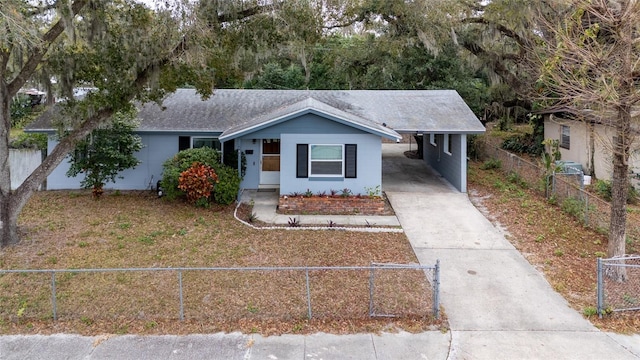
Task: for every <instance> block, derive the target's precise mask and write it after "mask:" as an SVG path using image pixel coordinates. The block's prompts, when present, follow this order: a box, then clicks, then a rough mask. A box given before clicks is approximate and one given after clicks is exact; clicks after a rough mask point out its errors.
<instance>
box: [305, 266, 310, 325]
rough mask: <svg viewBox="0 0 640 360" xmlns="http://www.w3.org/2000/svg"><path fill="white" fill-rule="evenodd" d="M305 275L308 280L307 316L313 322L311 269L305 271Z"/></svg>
mask: <svg viewBox="0 0 640 360" xmlns="http://www.w3.org/2000/svg"><path fill="white" fill-rule="evenodd" d="M304 274H305V277H306V280H307V315H308V316H309V320H311V287H310V286H309V268H305V269H304Z"/></svg>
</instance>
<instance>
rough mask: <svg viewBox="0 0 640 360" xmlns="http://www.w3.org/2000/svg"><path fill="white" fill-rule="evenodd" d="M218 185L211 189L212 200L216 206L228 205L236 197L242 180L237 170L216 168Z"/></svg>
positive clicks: (223, 167) (227, 167)
mask: <svg viewBox="0 0 640 360" xmlns="http://www.w3.org/2000/svg"><path fill="white" fill-rule="evenodd" d="M217 174H218V183H217V184H216V186H215V187H214V188H213V200H214V201H215V202H216V203H218V204H223V205H229V204H231V203H232V202H234V201H235V200H236V199H237V197H238V191H239V190H240V182H241V181H242V178H241V177H240V176H239V175H238V170H236V169H234V168H232V167H229V166H218V168H217Z"/></svg>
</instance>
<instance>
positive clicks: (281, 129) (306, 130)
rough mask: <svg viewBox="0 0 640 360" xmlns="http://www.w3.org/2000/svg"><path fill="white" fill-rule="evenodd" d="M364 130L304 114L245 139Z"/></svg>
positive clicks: (355, 132)
mask: <svg viewBox="0 0 640 360" xmlns="http://www.w3.org/2000/svg"><path fill="white" fill-rule="evenodd" d="M361 133H362V131H360V130H358V129H355V128H353V127H351V126H346V125H342V124H340V123H337V122H335V121H333V120H329V119H325V118H323V117H321V116H318V115H315V114H304V115H302V116H299V117H296V118H293V119H291V120H288V121H285V122H282V123H279V124H276V125H273V126H270V127H268V128H265V129H261V130H257V131H254V132H252V133H251V134H247V135H246V136H244V137H243V138H244V139H280V134H361Z"/></svg>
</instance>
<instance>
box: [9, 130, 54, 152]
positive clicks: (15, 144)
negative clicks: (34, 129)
mask: <svg viewBox="0 0 640 360" xmlns="http://www.w3.org/2000/svg"><path fill="white" fill-rule="evenodd" d="M9 147H10V148H12V149H39V150H44V149H46V148H47V134H32V133H20V135H18V136H17V137H16V138H15V139H13V140H12V141H11V144H9Z"/></svg>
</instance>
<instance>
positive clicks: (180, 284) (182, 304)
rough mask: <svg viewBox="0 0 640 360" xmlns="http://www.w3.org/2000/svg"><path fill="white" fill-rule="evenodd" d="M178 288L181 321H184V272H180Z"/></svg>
mask: <svg viewBox="0 0 640 360" xmlns="http://www.w3.org/2000/svg"><path fill="white" fill-rule="evenodd" d="M178 286H179V293H180V321H183V320H184V301H183V299H182V270H178Z"/></svg>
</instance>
